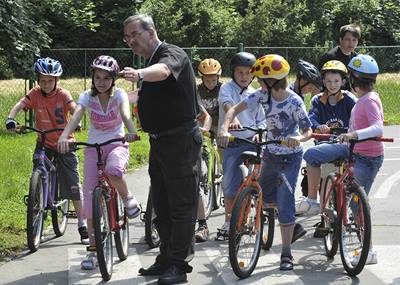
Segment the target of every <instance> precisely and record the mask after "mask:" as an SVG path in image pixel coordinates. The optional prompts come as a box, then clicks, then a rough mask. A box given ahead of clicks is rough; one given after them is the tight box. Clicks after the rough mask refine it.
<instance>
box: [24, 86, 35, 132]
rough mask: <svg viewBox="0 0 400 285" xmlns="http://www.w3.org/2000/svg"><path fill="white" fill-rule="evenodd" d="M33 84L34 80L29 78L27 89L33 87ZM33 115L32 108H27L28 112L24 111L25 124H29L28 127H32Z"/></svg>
mask: <svg viewBox="0 0 400 285" xmlns="http://www.w3.org/2000/svg"><path fill="white" fill-rule="evenodd" d="M34 85H35V81H34V80H32V79H29V87H28V90H31V89H32V88H33V86H34ZM26 93H28V92H26ZM26 115H28V118H26ZM33 117H34V114H33V110H32V109H29V111H28V114H26V113H25V126H26V125H27V123H28V125H29V127H31V128H32V127H33V125H34V124H33Z"/></svg>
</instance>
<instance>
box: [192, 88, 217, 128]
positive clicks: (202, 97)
mask: <svg viewBox="0 0 400 285" xmlns="http://www.w3.org/2000/svg"><path fill="white" fill-rule="evenodd" d="M221 85H222V83H221V82H218V84H217V86H215V88H214V89H213V90H208V89H207V88H206V87H205V86H204V84H203V83H202V84H199V85H198V86H197V94H198V96H199V103H200V105H202V106H203V107H204V109H206V111H207V113H208V114H209V115H210V116H211V118H212V127H213V128H214V129H217V128H218V117H219V104H218V93H219V90H220V88H221Z"/></svg>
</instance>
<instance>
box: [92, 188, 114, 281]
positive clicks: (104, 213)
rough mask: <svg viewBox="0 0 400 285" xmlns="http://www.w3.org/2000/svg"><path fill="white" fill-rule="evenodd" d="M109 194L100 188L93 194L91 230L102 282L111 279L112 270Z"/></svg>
mask: <svg viewBox="0 0 400 285" xmlns="http://www.w3.org/2000/svg"><path fill="white" fill-rule="evenodd" d="M108 199H110V197H109V194H108V193H107V192H106V191H105V190H103V189H102V188H100V187H97V188H96V189H95V190H94V192H93V229H94V237H95V242H96V253H97V260H98V262H99V268H100V272H101V276H102V278H103V280H104V281H108V280H110V278H111V274H112V268H113V248H112V247H113V242H112V231H111V224H110V220H109V213H108V207H107V200H108Z"/></svg>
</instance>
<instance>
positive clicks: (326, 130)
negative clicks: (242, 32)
mask: <svg viewBox="0 0 400 285" xmlns="http://www.w3.org/2000/svg"><path fill="white" fill-rule="evenodd" d="M318 132H319V133H321V134H329V133H330V132H331V128H329V127H328V126H327V125H319V126H318V127H317V133H318Z"/></svg>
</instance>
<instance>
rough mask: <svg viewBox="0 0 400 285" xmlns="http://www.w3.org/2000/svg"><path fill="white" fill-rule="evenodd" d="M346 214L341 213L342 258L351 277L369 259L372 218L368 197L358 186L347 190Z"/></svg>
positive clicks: (354, 185)
mask: <svg viewBox="0 0 400 285" xmlns="http://www.w3.org/2000/svg"><path fill="white" fill-rule="evenodd" d="M345 203H346V204H345V206H346V213H341V215H340V216H341V221H340V230H341V232H340V257H341V258H342V263H343V266H344V269H345V270H346V272H347V273H348V274H349V275H350V276H356V275H357V274H359V273H360V272H361V271H362V270H363V268H364V265H365V262H366V260H367V257H368V252H369V247H370V242H371V216H370V210H369V204H368V201H367V195H366V194H365V192H364V190H363V189H362V188H361V187H360V186H358V185H357V184H353V185H351V186H350V187H349V188H348V189H347V190H346V200H345Z"/></svg>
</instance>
